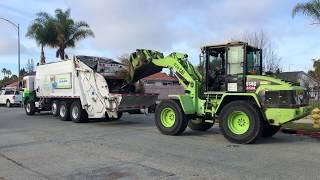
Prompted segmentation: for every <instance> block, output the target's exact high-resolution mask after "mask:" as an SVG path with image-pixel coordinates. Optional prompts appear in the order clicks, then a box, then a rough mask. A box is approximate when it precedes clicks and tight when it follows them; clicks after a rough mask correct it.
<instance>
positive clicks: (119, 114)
mask: <svg viewBox="0 0 320 180" xmlns="http://www.w3.org/2000/svg"><path fill="white" fill-rule="evenodd" d="M122 114H123V113H122V112H118V117H117V118H114V117H112V118H110V117H109V116H108V113H106V118H105V119H106V121H117V120H119V119H121V117H122Z"/></svg>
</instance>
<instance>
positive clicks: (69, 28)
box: [54, 9, 94, 59]
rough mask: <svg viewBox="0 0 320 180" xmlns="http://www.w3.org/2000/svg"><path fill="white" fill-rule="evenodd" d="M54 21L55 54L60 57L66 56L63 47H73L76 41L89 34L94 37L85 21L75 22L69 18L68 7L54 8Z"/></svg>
mask: <svg viewBox="0 0 320 180" xmlns="http://www.w3.org/2000/svg"><path fill="white" fill-rule="evenodd" d="M54 22H55V30H56V33H57V44H56V46H57V47H58V50H57V52H56V56H57V57H60V58H61V59H64V58H65V57H66V54H65V49H66V48H67V47H75V44H76V42H77V41H79V40H81V39H85V38H87V37H89V36H92V37H94V33H93V31H92V30H91V29H90V26H89V25H88V24H87V23H86V22H84V21H79V22H75V21H74V20H73V19H71V18H70V9H67V10H66V11H63V10H61V9H56V10H55V17H54Z"/></svg>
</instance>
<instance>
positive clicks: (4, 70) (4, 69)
mask: <svg viewBox="0 0 320 180" xmlns="http://www.w3.org/2000/svg"><path fill="white" fill-rule="evenodd" d="M7 71H8V70H7V69H6V68H2V69H1V72H2V74H3V78H5V77H6V75H7Z"/></svg>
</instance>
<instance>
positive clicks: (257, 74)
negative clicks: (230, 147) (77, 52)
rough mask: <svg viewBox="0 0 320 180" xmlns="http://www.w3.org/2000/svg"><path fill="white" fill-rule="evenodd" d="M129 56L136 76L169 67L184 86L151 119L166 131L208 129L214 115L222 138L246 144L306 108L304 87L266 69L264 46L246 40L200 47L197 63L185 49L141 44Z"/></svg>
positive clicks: (303, 113)
mask: <svg viewBox="0 0 320 180" xmlns="http://www.w3.org/2000/svg"><path fill="white" fill-rule="evenodd" d="M130 60H131V62H132V64H133V65H134V67H135V71H134V72H135V76H134V77H135V78H136V79H139V78H142V77H144V76H148V75H150V74H154V73H157V72H159V71H161V70H162V69H170V70H171V72H173V73H174V74H175V76H176V77H177V79H178V80H179V82H180V84H181V85H182V86H183V87H184V89H185V94H179V95H174V94H172V95H170V98H171V99H169V100H163V101H161V102H160V103H159V104H158V105H157V108H156V112H155V124H156V126H157V128H158V130H159V131H160V132H161V133H163V134H165V135H180V134H181V133H183V132H184V130H185V129H186V127H189V128H190V129H192V130H196V131H206V130H208V129H210V128H211V127H212V126H213V124H214V123H215V120H216V119H217V120H218V121H219V127H220V130H221V133H222V134H223V135H224V137H225V138H226V139H228V140H229V141H231V142H234V143H241V144H243V143H245V144H247V143H253V142H255V141H256V140H257V139H258V138H260V137H272V136H273V135H274V134H275V133H277V131H278V130H279V129H280V128H281V126H282V125H283V124H285V123H288V122H290V121H294V120H297V119H300V118H303V117H305V116H306V115H308V114H309V108H308V94H307V92H306V89H305V88H303V87H301V86H299V85H298V84H295V83H292V82H288V81H284V80H281V79H278V78H275V77H272V76H266V75H264V74H263V61H262V50H261V49H259V48H256V47H254V46H251V45H249V44H248V43H246V42H238V41H236V42H229V43H226V44H217V45H208V46H204V47H202V48H201V55H200V63H199V67H197V68H196V67H195V66H193V65H192V64H191V63H190V61H189V60H188V55H187V54H184V53H171V54H170V55H168V56H164V55H163V54H162V53H161V52H158V51H152V50H147V49H140V50H137V51H136V52H134V53H132V54H131V58H130Z"/></svg>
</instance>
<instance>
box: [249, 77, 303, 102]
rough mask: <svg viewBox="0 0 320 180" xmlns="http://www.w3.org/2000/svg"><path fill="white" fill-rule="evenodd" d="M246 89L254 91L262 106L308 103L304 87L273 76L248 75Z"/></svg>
mask: <svg viewBox="0 0 320 180" xmlns="http://www.w3.org/2000/svg"><path fill="white" fill-rule="evenodd" d="M246 90H247V92H253V93H256V94H257V95H258V97H259V98H260V100H261V104H262V105H263V106H264V107H276V108H281V107H300V106H307V105H308V103H309V102H308V101H309V98H308V94H307V91H306V89H305V88H304V87H302V86H299V84H297V83H293V82H288V81H284V80H281V79H277V78H273V77H268V76H254V75H248V76H247V81H246Z"/></svg>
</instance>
